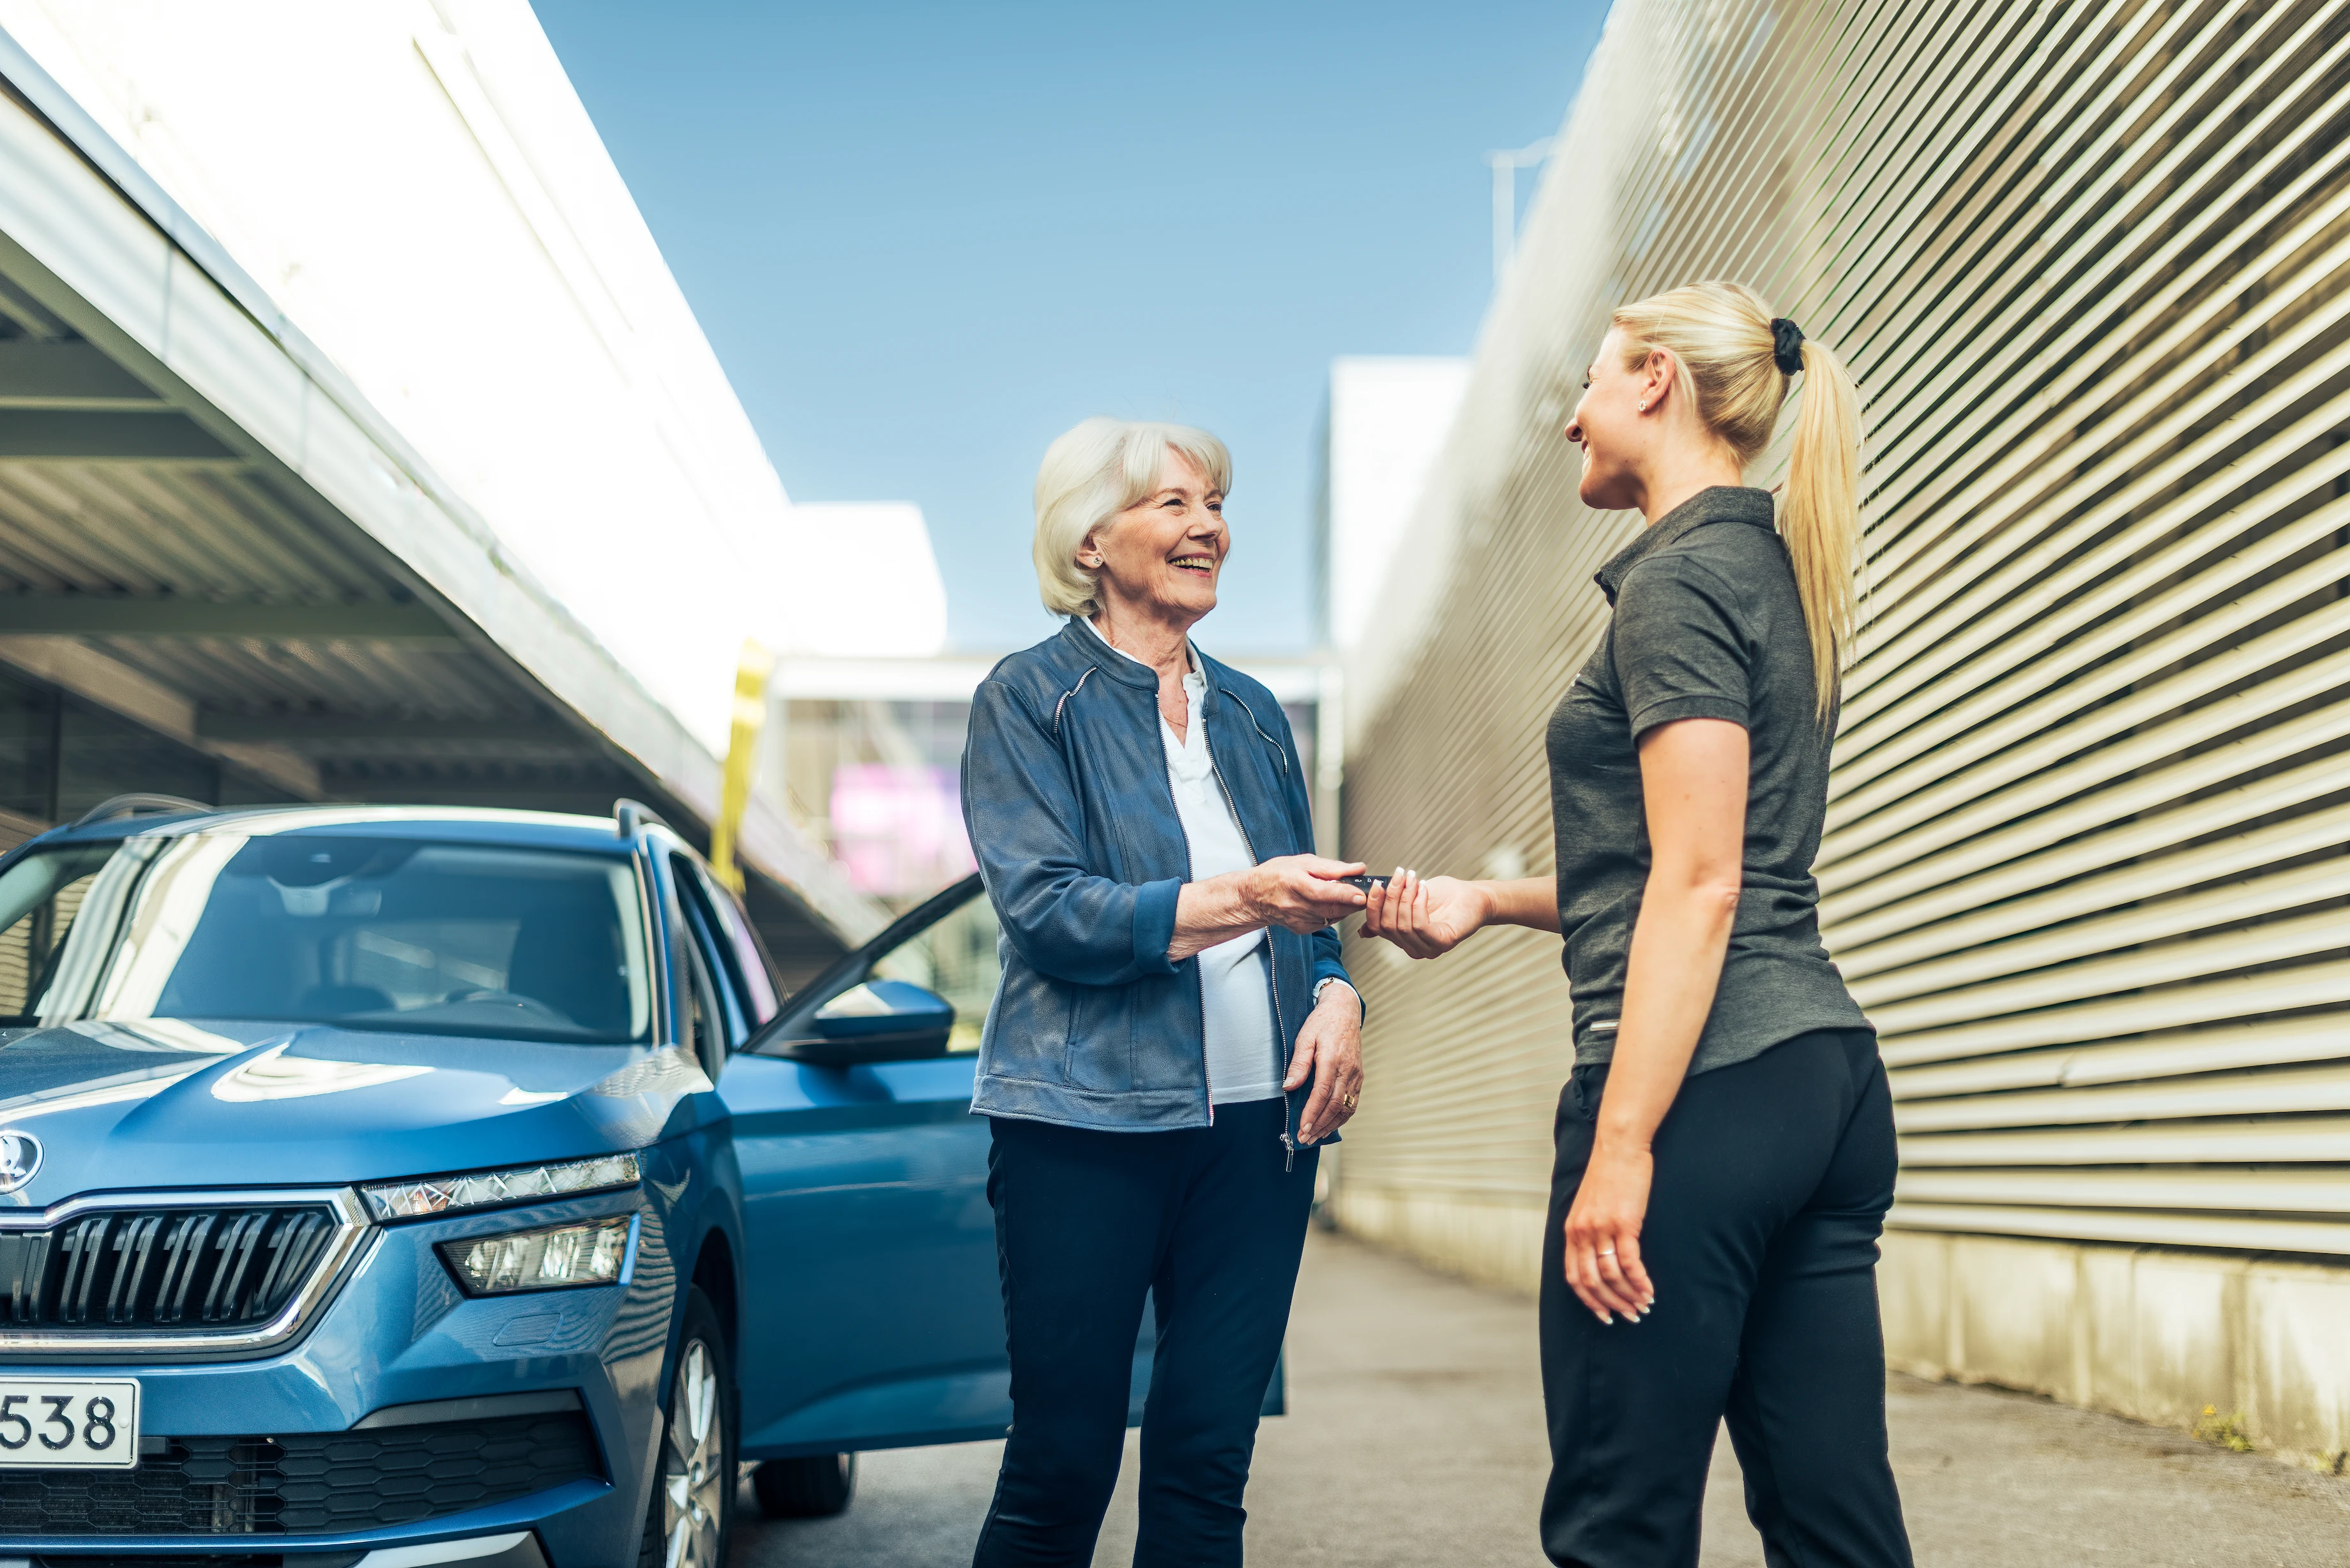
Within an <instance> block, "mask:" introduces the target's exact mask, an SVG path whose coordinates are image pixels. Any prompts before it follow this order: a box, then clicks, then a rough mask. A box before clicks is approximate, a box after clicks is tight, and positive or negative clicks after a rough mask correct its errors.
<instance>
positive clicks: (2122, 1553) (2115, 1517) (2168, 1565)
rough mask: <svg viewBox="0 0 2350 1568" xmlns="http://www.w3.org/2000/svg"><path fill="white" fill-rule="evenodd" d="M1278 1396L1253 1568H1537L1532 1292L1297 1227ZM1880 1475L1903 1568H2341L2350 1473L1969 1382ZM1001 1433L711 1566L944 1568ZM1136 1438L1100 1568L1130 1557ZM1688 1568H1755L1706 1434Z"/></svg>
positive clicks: (1935, 1397)
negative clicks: (1708, 1458) (1466, 1280)
mask: <svg viewBox="0 0 2350 1568" xmlns="http://www.w3.org/2000/svg"><path fill="white" fill-rule="evenodd" d="M1289 1376H1290V1381H1289V1407H1290V1410H1291V1412H1292V1414H1290V1415H1288V1416H1286V1417H1282V1418H1280V1419H1278V1420H1273V1421H1268V1422H1266V1423H1265V1424H1264V1427H1263V1431H1262V1435H1261V1436H1260V1437H1259V1438H1258V1440H1257V1458H1256V1467H1255V1471H1254V1479H1253V1481H1252V1483H1251V1486H1250V1490H1249V1499H1248V1501H1249V1529H1248V1555H1249V1561H1250V1562H1251V1563H1253V1564H1256V1565H1258V1568H1268V1565H1271V1568H1305V1565H1308V1564H1312V1565H1315V1568H1320V1565H1331V1568H1336V1565H1341V1564H1343V1565H1346V1568H1421V1565H1424V1564H1442V1565H1445V1568H1455V1565H1458V1568H1483V1565H1485V1564H1509V1565H1511V1568H1542V1563H1543V1558H1542V1553H1541V1551H1540V1549H1539V1548H1538V1547H1537V1545H1536V1544H1535V1541H1534V1510H1535V1504H1536V1502H1537V1501H1538V1499H1539V1498H1540V1496H1541V1493H1542V1482H1543V1474H1544V1468H1545V1463H1546V1459H1545V1454H1544V1444H1543V1428H1542V1394H1541V1390H1540V1388H1539V1386H1538V1385H1537V1384H1536V1382H1535V1376H1534V1308H1533V1303H1530V1302H1528V1301H1526V1300H1524V1299H1523V1298H1521V1297H1518V1296H1514V1295H1510V1294H1506V1293H1501V1292H1497V1291H1490V1290H1484V1289H1481V1288H1479V1287H1476V1286H1472V1285H1467V1284H1463V1283H1461V1282H1459V1281H1456V1280H1451V1279H1447V1278H1443V1277H1441V1276H1439V1275H1436V1274H1432V1273H1430V1272H1427V1271H1425V1270H1423V1269H1420V1268H1419V1267H1417V1266H1416V1265H1414V1264H1412V1263H1410V1262H1406V1261H1404V1260H1402V1259H1399V1258H1397V1257H1394V1256H1391V1255H1389V1254H1387V1253H1384V1252H1380V1251H1374V1250H1373V1249H1371V1248H1368V1247H1366V1246H1363V1245H1362V1244H1360V1243H1358V1242H1355V1241H1347V1240H1346V1239H1344V1238H1340V1237H1334V1236H1327V1235H1324V1234H1322V1233H1320V1232H1318V1231H1317V1232H1316V1233H1315V1235H1314V1236H1313V1237H1312V1239H1311V1241H1310V1244H1309V1245H1308V1247H1307V1249H1306V1260H1305V1272H1304V1275H1303V1276H1302V1278H1301V1279H1300V1281H1299V1283H1298V1293H1297V1308H1296V1313H1295V1316H1294V1317H1293V1319H1292V1321H1291V1324H1290V1337H1289ZM1890 1399H1891V1413H1892V1424H1893V1460H1894V1469H1895V1471H1896V1473H1897V1474H1898V1477H1899V1480H1900V1483H1901V1490H1902V1499H1903V1503H1904V1506H1905V1508H1906V1509H1907V1511H1908V1519H1909V1529H1910V1536H1911V1539H1912V1541H1913V1542H1914V1543H1915V1545H1916V1549H1917V1559H1918V1568H2097V1565H2101V1564H2107V1563H2110V1564H2114V1565H2116V1568H2123V1565H2128V1568H2190V1565H2192V1568H2203V1565H2207V1564H2208V1565H2211V1568H2343V1565H2345V1564H2350V1480H2336V1479H2333V1478H2329V1477H2321V1476H2317V1475H2313V1474H2311V1473H2309V1472H2307V1471H2303V1470H2300V1469H2293V1468H2292V1467H2290V1466H2288V1465H2285V1464H2282V1463H2280V1462H2278V1461H2276V1460H2274V1459H2268V1458H2266V1457H2263V1456H2262V1455H2259V1454H2235V1453H2230V1452H2228V1451H2227V1450H2225V1449H2219V1448H2215V1447H2212V1446H2210V1445H2209V1444H2205V1443H2200V1442H2198V1441H2196V1440H2194V1439H2193V1438H2189V1437H2187V1436H2185V1435H2184V1434H2180V1433H2175V1432H2168V1431H2163V1430H2160V1429H2158V1428H2151V1427H2144V1426H2140V1425H2137V1423H2135V1422H2129V1421H2123V1420H2118V1419H2116V1418H2114V1417H2107V1416H2099V1415H2094V1414H2091V1413H2089V1412H2086V1411H2082V1410H2074V1409H2072V1408H2069V1407H2064V1406H2061V1405H2054V1404H2051V1403H2049V1402H2047V1401H2045V1400H2042V1399H2035V1398H2031V1397H2026V1396H2022V1395H2016V1394H2010V1393H2005V1392H2003V1391H2001V1390H1996V1389H1989V1388H1970V1387H1960V1386H1954V1385H1950V1384H1939V1383H1925V1382H1920V1381H1918V1380H1916V1379H1913V1378H1908V1377H1898V1376H1897V1377H1896V1378H1895V1379H1894V1380H1893V1383H1892V1386H1891V1395H1890ZM1001 1449H1002V1445H1001V1444H999V1443H964V1444H960V1445H957V1446H954V1447H951V1448H941V1449H907V1450H902V1451H899V1452H895V1453H882V1454H868V1455H866V1456H864V1458H863V1459H861V1460H860V1461H859V1465H860V1469H859V1476H858V1496H857V1499H856V1501H855V1502H854V1504H853V1505H852V1506H851V1507H850V1509H849V1511H847V1513H846V1514H844V1515H842V1516H841V1517H839V1518H837V1519H831V1520H822V1521H809V1522H780V1521H766V1520H763V1519H761V1518H760V1517H759V1515H758V1508H757V1504H756V1503H755V1502H754V1501H752V1499H751V1495H750V1490H749V1488H747V1487H745V1488H744V1489H743V1497H742V1504H743V1506H742V1511H741V1513H740V1515H739V1518H740V1521H741V1522H740V1524H739V1525H738V1528H737V1533H736V1536H735V1541H734V1556H733V1563H732V1565H731V1568H964V1565H966V1564H968V1563H970V1561H971V1550H972V1542H974V1541H975V1540H976V1539H977V1536H978V1532H979V1525H980V1521H981V1519H982V1518H983V1516H984V1515H985V1513H986V1511H987V1500H988V1496H989V1493H990V1491H991V1490H993V1486H994V1481H995V1466H996V1459H997V1456H998V1454H999V1453H1000V1451H1001ZM1133 1480H1134V1450H1133V1437H1132V1434H1128V1456H1127V1467H1126V1471H1125V1475H1124V1477H1123V1479H1122V1482H1121V1485H1120V1487H1119V1491H1118V1499H1117V1501H1115V1502H1114V1503H1113V1504H1112V1506H1111V1510H1110V1517H1109V1521H1108V1522H1107V1526H1106V1527H1105V1528H1104V1530H1103V1532H1102V1542H1101V1549H1100V1551H1099V1552H1098V1553H1097V1556H1096V1558H1095V1563H1096V1564H1097V1568H1112V1565H1116V1568H1124V1565H1125V1564H1126V1563H1129V1562H1130V1561H1131V1559H1132V1553H1133V1550H1134V1494H1133ZM1705 1529H1706V1542H1705V1549H1704V1554H1703V1568H1762V1565H1763V1550H1762V1545H1761V1542H1759V1541H1758V1540H1757V1539H1756V1538H1755V1535H1754V1532H1753V1530H1752V1527H1751V1526H1749V1525H1748V1523H1747V1522H1746V1518H1745V1512H1744V1507H1743V1504H1742V1501H1741V1494H1740V1487H1739V1479H1738V1468H1737V1464H1736V1461H1735V1460H1734V1459H1731V1454H1730V1445H1729V1442H1728V1440H1727V1439H1726V1438H1725V1439H1724V1440H1723V1441H1721V1443H1719V1444H1718V1445H1717V1446H1716V1449H1715V1455H1714V1469H1713V1477H1712V1484H1711V1486H1710V1488H1709V1489H1708V1494H1707V1504H1706V1525H1705Z"/></svg>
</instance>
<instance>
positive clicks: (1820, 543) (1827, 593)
mask: <svg viewBox="0 0 2350 1568" xmlns="http://www.w3.org/2000/svg"><path fill="white" fill-rule="evenodd" d="M1779 535H1780V537H1782V538H1783V539H1785V540H1786V542H1787V558H1788V559H1789V560H1790V561H1792V562H1794V567H1795V593H1796V595H1797V597H1800V598H1801V599H1802V600H1803V601H1804V630H1805V631H1807V632H1809V633H1810V634H1811V639H1812V680H1813V683H1814V690H1816V691H1817V692H1818V693H1819V720H1820V722H1821V723H1823V724H1825V723H1826V722H1827V719H1828V709H1829V706H1830V704H1831V703H1832V702H1833V701H1834V700H1835V691H1836V686H1837V681H1838V676H1839V673H1840V672H1841V671H1842V670H1843V669H1844V658H1845V653H1846V650H1847V649H1849V648H1850V647H1851V646H1852V622H1853V610H1854V595H1853V573H1854V568H1855V566H1856V565H1857V564H1858V562H1859V560H1860V393H1859V392H1858V390H1857V389H1855V388H1854V386H1853V384H1852V377H1851V376H1849V375H1848V374H1846V371H1845V368H1844V362H1843V361H1842V360H1840V359H1838V358H1836V357H1835V351H1834V350H1833V349H1831V348H1829V347H1828V346H1827V345H1826V344H1825V343H1822V342H1818V341H1816V340H1815V339H1813V338H1809V337H1806V338H1804V401H1803V405H1802V407H1800V408H1798V409H1797V410H1795V440H1794V449H1793V450H1792V451H1791V452H1789V454H1788V458H1787V489H1786V493H1785V495H1784V496H1783V498H1782V499H1781V501H1780V503H1779Z"/></svg>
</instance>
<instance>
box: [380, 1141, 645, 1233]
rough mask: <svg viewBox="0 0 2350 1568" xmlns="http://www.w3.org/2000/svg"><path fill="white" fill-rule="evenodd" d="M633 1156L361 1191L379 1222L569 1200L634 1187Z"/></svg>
mask: <svg viewBox="0 0 2350 1568" xmlns="http://www.w3.org/2000/svg"><path fill="white" fill-rule="evenodd" d="M638 1174H639V1173H638V1169H637V1157H636V1156H635V1155H633V1154H607V1155H599V1156H598V1157H597V1158H594V1159H574V1160H567V1161H565V1162H564V1163H562V1164H560V1165H517V1166H515V1167H514V1168H511V1169H507V1170H477V1171H474V1172H473V1173H472V1174H470V1175H466V1176H422V1177H417V1178H415V1179H411V1180H408V1181H380V1182H378V1183H376V1185H374V1186H373V1187H362V1188H360V1189H359V1192H360V1194H361V1195H362V1196H364V1197H365V1198H366V1199H367V1205H368V1211H369V1213H371V1214H373V1215H374V1216H375V1217H376V1218H377V1219H379V1220H412V1219H414V1218H415V1217H416V1216H418V1215H420V1214H446V1213H448V1212H449V1211H450V1210H452V1209H483V1208H486V1207H488V1206H489V1205H491V1204H493V1203H523V1202H527V1201H529V1200H530V1199H537V1198H569V1197H572V1196H573V1195H575V1194H577V1193H581V1192H601V1191H604V1190H605V1189H608V1188H614V1187H634V1186H635V1185H636V1184H637V1178H638Z"/></svg>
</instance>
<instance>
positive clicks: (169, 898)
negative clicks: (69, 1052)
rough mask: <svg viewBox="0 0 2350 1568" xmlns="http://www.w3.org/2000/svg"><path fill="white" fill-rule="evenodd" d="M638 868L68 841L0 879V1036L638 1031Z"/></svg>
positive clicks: (619, 1040) (644, 986) (300, 843)
mask: <svg viewBox="0 0 2350 1568" xmlns="http://www.w3.org/2000/svg"><path fill="white" fill-rule="evenodd" d="M637 886H638V885H637V873H636V868H635V866H634V865H633V863H631V862H629V861H627V860H621V859H616V858H610V857H603V856H596V855H583V854H572V853H567V852H565V851H561V850H547V849H518V848H507V847H504V846H496V845H485V844H443V843H432V842H428V841H422V840H417V839H403V838H365V837H356V836H344V835H341V834H331V835H329V834H304V833H276V834H266V835H254V836H246V835H244V834H240V833H196V834H185V835H181V836H168V837H167V836H141V837H131V838H126V839H123V840H120V841H119V842H116V843H110V844H91V845H78V846H66V847H63V848H57V849H50V850H45V851H41V852H38V853H36V854H33V855H30V856H27V857H25V858H23V859H22V860H19V861H18V862H17V863H16V865H14V866H11V867H9V868H8V870H7V871H6V872H5V874H0V1023H16V1024H25V1023H43V1024H51V1023H68V1022H70V1021H73V1020H77V1019H98V1020H109V1021H116V1022H130V1021H136V1020H139V1019H144V1018H191V1019H204V1018H212V1019H231V1018H238V1019H253V1020H262V1021H268V1022H278V1021H283V1022H286V1023H332V1024H337V1025H339V1026H341V1027H343V1028H348V1029H377V1030H392V1031H399V1032H402V1033H433V1034H473V1035H489V1036H495V1037H501V1038H508V1039H525V1040H545V1041H563V1042H577V1043H579V1044H627V1043H630V1042H634V1041H640V1040H644V1039H646V1038H648V1037H649V1032H650V1023H651V1018H652V1001H651V987H650V982H649V981H648V979H647V975H646V961H645V957H646V955H645V929H644V919H643V913H642V905H641V903H640V902H639V897H638V891H637Z"/></svg>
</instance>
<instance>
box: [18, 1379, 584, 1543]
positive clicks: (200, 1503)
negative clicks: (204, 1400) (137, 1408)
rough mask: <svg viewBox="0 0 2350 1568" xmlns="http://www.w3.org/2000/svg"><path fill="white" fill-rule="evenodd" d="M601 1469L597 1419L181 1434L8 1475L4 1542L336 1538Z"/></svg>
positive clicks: (510, 1496) (523, 1493)
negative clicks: (134, 1449) (113, 1454)
mask: <svg viewBox="0 0 2350 1568" xmlns="http://www.w3.org/2000/svg"><path fill="white" fill-rule="evenodd" d="M603 1473H604V1471H603V1467H602V1465H601V1464H600V1463H599V1462H598V1459H597V1457H596V1442H595V1438H594V1437H593V1436H592V1434H591V1433H590V1432H589V1430H588V1427H587V1417H585V1416H584V1415H582V1414H581V1413H579V1412H578V1411H576V1410H572V1411H564V1412H559V1413H555V1414H548V1415H537V1416H505V1417H494V1418H493V1419H490V1420H484V1421H463V1422H458V1421H452V1422H445V1423H439V1424H435V1425H431V1426H418V1427H393V1428H385V1429H383V1430H380V1431H368V1430H361V1431H352V1432H307V1433H297V1434H287V1433H280V1434H279V1435H277V1436H276V1437H245V1438H232V1437H223V1438H167V1439H165V1440H164V1451H163V1452H162V1453H161V1454H157V1455H153V1456H151V1457H149V1458H147V1459H142V1460H141V1461H140V1465H139V1468H138V1469H135V1470H129V1471H109V1470H0V1538H8V1537H16V1536H28V1535H29V1536H41V1535H47V1536H92V1535H100V1536H187V1535H232V1536H234V1535H243V1536H252V1535H329V1534H339V1533H343V1532H352V1531H362V1530H380V1529H381V1528H383V1527H384V1526H386V1525H393V1524H413V1523H416V1522H417V1521H421V1520H427V1519H440V1518H443V1517H445V1516H447V1515H449V1514H452V1513H463V1512H464V1511H467V1510H469V1509H476V1508H489V1507H492V1506H494V1505H495V1504H497V1503H501V1502H510V1501H513V1500H514V1499H515V1498H518V1497H527V1496H529V1495H530V1494H531V1493H533V1492H538V1491H545V1490H547V1489H548V1488H550V1487H557V1486H561V1485H563V1484H564V1483H565V1482H567V1481H574V1480H597V1479H600V1478H601V1477H602V1476H603ZM52 1561H53V1562H62V1561H63V1559H53V1560H52Z"/></svg>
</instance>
